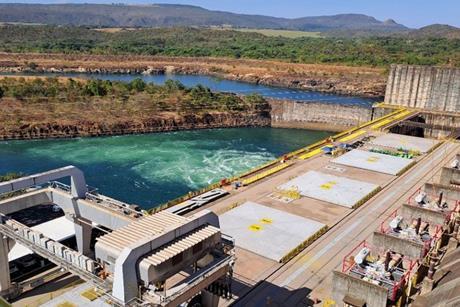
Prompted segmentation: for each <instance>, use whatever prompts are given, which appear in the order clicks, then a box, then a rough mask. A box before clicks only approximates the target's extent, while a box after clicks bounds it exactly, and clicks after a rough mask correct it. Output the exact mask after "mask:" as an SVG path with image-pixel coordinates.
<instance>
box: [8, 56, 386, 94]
mask: <svg viewBox="0 0 460 307" xmlns="http://www.w3.org/2000/svg"><path fill="white" fill-rule="evenodd" d="M27 72H34V73H37V72H38V73H91V74H104V73H116V74H147V75H149V74H166V73H172V74H188V75H209V76H214V77H218V78H222V79H227V80H233V81H243V82H249V83H255V84H263V85H269V86H278V87H288V88H296V89H304V90H311V91H319V92H325V93H333V94H344V95H353V96H362V97H372V98H379V97H383V95H384V91H385V80H386V78H385V76H384V72H383V71H382V70H379V69H373V68H356V67H343V66H327V65H307V64H291V63H284V62H270V61H257V60H233V59H214V58H168V57H143V56H126V57H123V56H100V55H87V56H85V55H63V54H57V55H51V54H48V55H47V54H10V53H1V54H0V73H27Z"/></svg>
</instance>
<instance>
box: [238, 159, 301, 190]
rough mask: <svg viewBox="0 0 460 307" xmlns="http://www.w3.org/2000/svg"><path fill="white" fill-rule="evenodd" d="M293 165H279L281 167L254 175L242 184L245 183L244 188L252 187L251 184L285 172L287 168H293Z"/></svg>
mask: <svg viewBox="0 0 460 307" xmlns="http://www.w3.org/2000/svg"><path fill="white" fill-rule="evenodd" d="M291 165H292V163H283V164H279V165H277V166H275V167H273V168H270V169H268V170H266V171H263V172H261V173H259V174H256V175H254V176H252V177H249V178H247V179H244V180H243V181H242V183H243V185H244V186H246V185H250V184H251V183H254V182H256V181H259V180H261V179H263V178H265V177H268V176H270V175H273V174H274V173H277V172H279V171H281V170H283V169H285V168H286V167H288V166H291Z"/></svg>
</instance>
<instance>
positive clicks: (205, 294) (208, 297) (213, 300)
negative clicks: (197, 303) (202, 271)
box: [201, 290, 220, 307]
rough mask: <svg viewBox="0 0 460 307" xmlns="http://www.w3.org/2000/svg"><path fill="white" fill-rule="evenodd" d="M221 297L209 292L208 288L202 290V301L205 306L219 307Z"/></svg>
mask: <svg viewBox="0 0 460 307" xmlns="http://www.w3.org/2000/svg"><path fill="white" fill-rule="evenodd" d="M219 299H220V297H219V296H217V295H215V294H213V293H211V292H209V291H208V290H203V291H201V303H202V304H203V306H205V307H217V306H218V305H219Z"/></svg>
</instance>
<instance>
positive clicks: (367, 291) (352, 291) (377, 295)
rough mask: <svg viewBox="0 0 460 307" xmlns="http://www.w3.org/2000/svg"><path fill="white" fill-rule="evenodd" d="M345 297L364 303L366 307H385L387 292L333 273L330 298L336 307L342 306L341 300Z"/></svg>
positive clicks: (357, 279) (381, 288) (378, 287)
mask: <svg viewBox="0 0 460 307" xmlns="http://www.w3.org/2000/svg"><path fill="white" fill-rule="evenodd" d="M346 295H348V296H351V297H353V298H355V299H358V300H363V301H365V302H366V306H367V307H385V306H386V305H387V297H388V290H387V289H386V288H384V287H381V286H377V285H374V284H372V283H370V282H366V281H364V280H362V279H359V278H356V277H353V276H350V275H347V274H344V273H342V272H337V271H334V272H333V277H332V297H333V300H334V301H335V302H336V304H337V306H344V303H343V299H344V297H345V296H346Z"/></svg>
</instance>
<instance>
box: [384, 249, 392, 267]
mask: <svg viewBox="0 0 460 307" xmlns="http://www.w3.org/2000/svg"><path fill="white" fill-rule="evenodd" d="M390 260H391V253H390V251H389V250H387V252H386V254H385V271H388V269H389V265H390Z"/></svg>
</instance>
